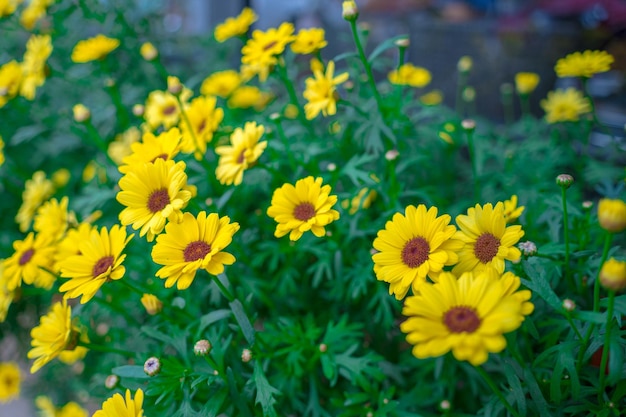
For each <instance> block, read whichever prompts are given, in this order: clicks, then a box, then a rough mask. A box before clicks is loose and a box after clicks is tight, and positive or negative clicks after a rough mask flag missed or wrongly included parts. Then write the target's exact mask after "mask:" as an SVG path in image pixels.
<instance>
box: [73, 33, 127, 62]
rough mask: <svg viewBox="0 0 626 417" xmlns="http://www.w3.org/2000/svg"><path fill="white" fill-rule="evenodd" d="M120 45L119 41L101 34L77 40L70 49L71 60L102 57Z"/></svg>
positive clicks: (92, 59) (83, 60) (91, 59)
mask: <svg viewBox="0 0 626 417" xmlns="http://www.w3.org/2000/svg"><path fill="white" fill-rule="evenodd" d="M118 46H120V41H119V40H117V39H112V38H109V37H106V36H104V35H102V34H99V35H97V36H94V37H92V38H89V39H85V40H82V41H79V42H78V43H77V44H76V46H74V49H73V50H72V61H73V62H76V63H84V62H90V61H95V60H98V59H104V58H106V56H107V55H109V54H110V53H111V52H112V51H113V50H115V49H116V48H117V47H118Z"/></svg>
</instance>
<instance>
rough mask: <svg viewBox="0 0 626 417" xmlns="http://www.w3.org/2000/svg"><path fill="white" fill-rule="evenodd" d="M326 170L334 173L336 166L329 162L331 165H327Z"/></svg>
mask: <svg viewBox="0 0 626 417" xmlns="http://www.w3.org/2000/svg"><path fill="white" fill-rule="evenodd" d="M326 169H327V170H328V171H329V172H335V171H336V170H337V164H335V163H333V162H331V163H329V164H328V165H326Z"/></svg>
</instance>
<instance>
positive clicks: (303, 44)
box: [290, 28, 328, 55]
mask: <svg viewBox="0 0 626 417" xmlns="http://www.w3.org/2000/svg"><path fill="white" fill-rule="evenodd" d="M324 34H325V32H324V29H320V28H311V29H301V30H300V31H299V32H298V34H297V35H296V38H295V39H294V41H293V43H292V44H291V45H290V46H291V50H292V51H293V53H295V54H302V55H306V54H312V53H315V52H316V51H319V50H320V49H322V48H324V47H325V46H326V45H328V42H326V39H324Z"/></svg>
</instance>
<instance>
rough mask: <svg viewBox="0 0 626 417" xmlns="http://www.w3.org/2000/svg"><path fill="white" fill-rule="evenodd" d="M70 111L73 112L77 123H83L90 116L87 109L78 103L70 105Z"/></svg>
mask: <svg viewBox="0 0 626 417" xmlns="http://www.w3.org/2000/svg"><path fill="white" fill-rule="evenodd" d="M72 112H73V113H74V120H75V121H76V122H78V123H84V122H86V121H87V120H89V119H90V118H91V112H90V111H89V109H88V108H87V107H85V106H84V105H82V104H80V103H79V104H76V105H74V107H72Z"/></svg>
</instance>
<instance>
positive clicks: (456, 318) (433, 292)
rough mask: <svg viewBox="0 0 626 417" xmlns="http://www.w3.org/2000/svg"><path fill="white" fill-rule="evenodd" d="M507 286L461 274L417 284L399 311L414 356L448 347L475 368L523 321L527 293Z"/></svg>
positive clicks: (430, 354)
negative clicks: (416, 289)
mask: <svg viewBox="0 0 626 417" xmlns="http://www.w3.org/2000/svg"><path fill="white" fill-rule="evenodd" d="M506 284H508V283H503V282H502V281H500V280H498V279H493V278H491V277H490V276H489V275H488V274H480V275H476V274H471V273H465V274H463V275H462V276H461V277H460V278H459V279H457V278H456V276H454V275H453V274H451V273H449V272H444V273H442V274H441V275H439V281H438V282H437V283H435V284H424V285H422V286H421V287H420V291H419V294H417V295H414V296H411V297H408V298H407V299H406V301H405V303H404V308H403V309H402V314H403V315H405V316H407V317H408V318H407V320H406V321H405V322H403V323H402V324H401V325H400V329H401V330H402V332H404V333H406V335H407V336H406V340H407V342H409V343H410V344H412V345H414V347H413V351H412V352H413V355H414V356H415V357H416V358H419V359H424V358H431V357H437V356H442V355H445V354H446V353H448V352H449V351H452V354H453V355H454V357H455V359H457V360H459V361H468V362H469V363H471V364H472V365H474V366H479V365H482V364H483V363H485V362H486V361H487V358H488V355H489V353H497V352H501V351H502V350H504V348H505V347H506V339H505V338H504V336H503V334H504V333H508V332H511V331H513V330H515V329H517V328H518V327H519V326H520V325H521V324H522V322H523V321H524V313H523V312H522V310H523V307H522V304H523V301H522V299H524V298H526V296H527V294H524V295H522V296H517V295H516V293H511V288H512V287H511V286H510V285H506ZM527 310H528V309H526V311H527Z"/></svg>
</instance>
